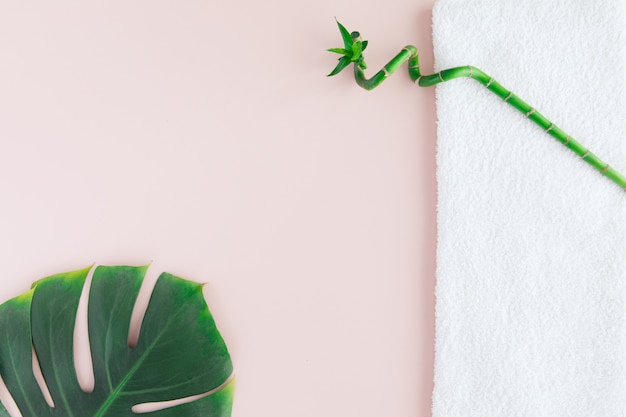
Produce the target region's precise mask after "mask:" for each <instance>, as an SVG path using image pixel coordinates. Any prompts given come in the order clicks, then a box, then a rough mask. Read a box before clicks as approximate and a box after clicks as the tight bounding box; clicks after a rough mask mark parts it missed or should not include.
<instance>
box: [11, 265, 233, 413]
mask: <svg viewBox="0 0 626 417" xmlns="http://www.w3.org/2000/svg"><path fill="white" fill-rule="evenodd" d="M146 269H147V267H128V266H118V267H102V266H100V267H98V268H96V270H95V272H94V275H93V281H92V285H91V289H90V297H89V313H88V320H89V340H90V346H91V352H92V361H93V371H94V377H95V387H94V390H93V392H91V393H85V392H83V391H82V389H81V388H80V386H79V384H78V380H77V376H76V371H75V368H74V356H73V332H74V326H75V320H76V312H77V309H78V302H79V298H80V295H81V292H82V288H83V284H84V282H85V279H86V277H87V274H88V272H89V269H84V270H80V271H75V272H70V273H64V274H59V275H55V276H52V277H48V278H45V279H43V280H40V281H38V282H36V283H35V284H33V288H32V289H31V290H30V291H29V292H27V293H25V294H23V295H21V296H19V297H16V298H14V299H12V300H9V301H7V302H6V303H4V304H2V305H1V306H0V374H1V375H2V378H3V379H4V381H5V383H6V385H7V388H8V389H9V391H10V392H11V395H12V396H13V399H14V400H15V402H16V404H17V406H18V408H19V409H20V411H21V412H22V414H23V416H24V417H42V416H54V417H131V416H132V417H136V416H137V414H135V413H133V411H132V410H131V408H132V407H133V406H134V405H137V404H143V403H149V402H159V401H166V400H174V399H180V398H186V397H189V396H192V395H197V394H203V393H207V392H209V391H212V394H210V395H207V396H204V397H202V398H201V399H197V400H195V401H191V402H187V403H185V404H183V405H177V406H174V407H171V408H166V409H163V410H160V411H154V412H149V413H146V414H145V415H146V416H154V417H174V416H177V417H185V416H211V417H228V416H230V414H231V407H232V393H233V383H232V380H231V374H232V364H231V360H230V356H229V354H228V350H227V348H226V345H225V343H224V341H223V339H222V337H221V336H220V334H219V332H218V330H217V328H216V326H215V323H214V321H213V317H212V316H211V313H210V312H209V309H208V307H207V305H206V302H205V301H204V297H203V295H202V285H201V284H197V283H194V282H191V281H186V280H183V279H181V278H177V277H175V276H173V275H170V274H167V273H163V274H161V276H160V277H159V279H158V281H157V283H156V285H155V288H154V291H153V293H152V296H151V298H150V303H149V305H148V309H147V311H146V314H145V316H144V319H143V322H142V325H141V332H140V335H139V340H138V343H137V346H136V347H134V348H131V347H129V346H128V332H129V327H130V318H131V314H132V311H133V307H134V304H135V300H136V298H137V294H138V292H139V289H140V287H141V283H142V281H143V277H144V274H145V272H146ZM32 346H34V348H35V352H36V354H37V357H38V359H39V363H40V366H41V370H42V373H43V376H44V379H45V381H46V384H47V386H48V389H49V391H50V394H51V396H52V399H53V401H54V407H53V408H51V407H50V406H48V404H47V403H46V400H45V398H44V396H43V394H42V392H41V389H40V388H39V386H38V383H37V381H36V379H35V376H34V374H33V370H32V362H31V360H32ZM3 416H7V417H8V413H7V412H6V410H5V409H4V407H2V406H0V417H3Z"/></svg>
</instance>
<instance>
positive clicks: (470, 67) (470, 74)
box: [468, 65, 472, 78]
mask: <svg viewBox="0 0 626 417" xmlns="http://www.w3.org/2000/svg"><path fill="white" fill-rule="evenodd" d="M468 68H469V70H470V73H469V76H470V78H472V66H471V65H468Z"/></svg>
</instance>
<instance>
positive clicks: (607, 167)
mask: <svg viewBox="0 0 626 417" xmlns="http://www.w3.org/2000/svg"><path fill="white" fill-rule="evenodd" d="M608 170H609V164H606V166H605V167H604V168H602V171H600V172H601V173H602V174H604V173H605V172H606V171H608Z"/></svg>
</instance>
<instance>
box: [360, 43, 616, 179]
mask: <svg viewBox="0 0 626 417" xmlns="http://www.w3.org/2000/svg"><path fill="white" fill-rule="evenodd" d="M351 36H352V40H353V41H354V42H360V41H361V38H360V35H359V33H358V32H352V34H351ZM407 61H408V66H409V75H410V77H411V80H413V82H414V83H415V84H417V85H419V86H420V87H431V86H434V85H437V84H439V83H443V82H447V81H451V80H454V79H456V78H462V77H466V78H471V79H473V80H476V81H478V82H479V83H480V84H482V85H484V86H485V87H486V88H487V89H488V90H489V91H491V92H492V93H494V94H495V95H497V96H498V97H500V98H501V99H503V100H504V101H505V102H506V103H507V104H509V105H511V106H513V107H514V108H516V109H517V110H519V111H520V112H521V113H523V114H524V115H525V116H526V117H527V118H528V119H530V120H532V121H533V122H534V123H535V124H536V125H538V126H539V127H540V128H542V129H543V130H544V131H545V132H546V133H547V134H549V135H550V136H552V137H553V138H555V139H556V140H558V141H559V142H561V143H562V144H563V145H565V146H566V147H567V148H569V149H570V150H572V151H573V152H574V153H575V154H576V155H578V156H579V157H580V158H581V159H582V160H583V161H585V162H587V163H588V164H589V165H591V166H592V167H594V168H595V169H596V170H598V172H600V174H602V175H604V176H605V177H607V178H609V179H610V180H611V181H613V182H615V183H616V184H617V185H619V186H620V187H621V188H622V189H623V190H626V177H624V175H622V174H621V173H619V172H618V171H617V170H616V169H615V168H613V167H611V166H610V165H609V164H607V163H606V162H604V161H603V160H602V159H600V158H599V157H598V156H597V155H595V154H594V153H593V152H591V151H590V150H589V149H587V148H586V147H585V146H583V145H582V144H581V143H580V142H578V141H577V140H575V139H574V138H572V137H571V136H570V135H568V134H567V133H565V132H564V131H563V130H562V129H561V128H560V127H558V126H557V125H556V124H554V123H553V122H552V121H550V120H549V119H548V118H547V117H545V116H544V115H543V114H541V113H540V112H539V111H537V110H536V109H535V108H534V107H532V106H531V105H530V104H528V103H526V102H525V101H524V100H522V99H521V98H520V97H518V96H517V95H515V94H514V93H513V92H512V91H510V90H508V89H507V88H505V87H504V86H502V85H501V84H500V83H498V82H497V81H496V80H494V79H493V78H492V77H491V76H489V75H488V74H486V73H485V72H484V71H482V70H481V69H479V68H476V67H473V66H471V65H466V66H462V67H455V68H449V69H445V70H442V71H439V72H437V73H434V74H430V75H422V73H421V72H420V67H419V57H418V52H417V48H416V47H415V46H413V45H407V46H405V47H404V48H402V50H401V51H400V52H399V53H398V54H397V55H396V56H394V57H393V58H392V59H391V61H389V62H388V63H387V64H386V65H385V66H383V68H382V69H381V70H380V71H378V72H377V73H375V74H374V75H373V76H372V77H371V78H366V77H365V73H364V69H365V66H364V65H361V63H362V59H361V60H360V62H354V77H355V79H356V82H357V84H358V85H359V86H361V87H363V88H364V89H366V90H372V89H374V88H376V87H378V86H379V85H380V84H381V83H382V82H383V81H385V80H386V79H387V78H388V77H389V76H390V75H391V74H392V73H393V72H395V71H396V70H397V69H398V68H399V67H400V66H402V64H404V63H405V62H407Z"/></svg>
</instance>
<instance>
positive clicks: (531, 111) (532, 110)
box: [526, 107, 535, 117]
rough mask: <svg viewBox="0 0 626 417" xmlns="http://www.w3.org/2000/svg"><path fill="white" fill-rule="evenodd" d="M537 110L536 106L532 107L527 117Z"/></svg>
mask: <svg viewBox="0 0 626 417" xmlns="http://www.w3.org/2000/svg"><path fill="white" fill-rule="evenodd" d="M534 112H535V109H534V107H531V108H530V110H529V111H528V113H526V117H528V116H530V115H531V114H533V113H534Z"/></svg>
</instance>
